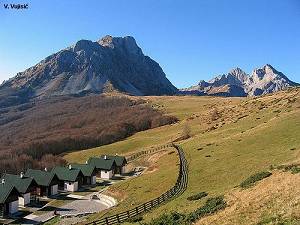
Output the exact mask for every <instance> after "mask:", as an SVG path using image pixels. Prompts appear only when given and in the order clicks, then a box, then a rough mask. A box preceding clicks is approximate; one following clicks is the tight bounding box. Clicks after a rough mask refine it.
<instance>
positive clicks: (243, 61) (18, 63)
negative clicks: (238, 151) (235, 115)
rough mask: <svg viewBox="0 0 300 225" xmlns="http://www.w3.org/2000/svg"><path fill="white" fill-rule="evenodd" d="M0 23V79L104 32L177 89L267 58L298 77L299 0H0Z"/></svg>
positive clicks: (256, 64)
mask: <svg viewBox="0 0 300 225" xmlns="http://www.w3.org/2000/svg"><path fill="white" fill-rule="evenodd" d="M4 3H28V4H29V9H28V10H22V11H21V10H19V11H16V10H7V9H4V7H3V4H4ZM0 22H1V27H0V82H1V81H3V80H4V79H5V80H6V79H8V78H9V77H12V76H14V75H15V74H16V73H17V72H20V71H23V70H24V69H26V68H28V67H30V66H33V65H34V64H36V63H38V62H39V61H40V60H42V59H43V58H45V57H46V56H48V55H50V54H52V53H54V52H56V51H58V50H60V49H62V48H66V47H68V46H70V45H72V44H73V43H75V42H76V41H77V40H80V39H90V40H97V39H99V38H100V37H102V36H104V35H106V34H111V35H113V36H125V35H131V36H134V37H135V39H136V41H137V43H138V44H139V46H140V47H141V48H142V49H143V51H144V53H145V54H147V55H149V56H150V57H151V58H153V59H154V60H156V61H157V62H158V63H159V64H160V65H161V67H162V68H163V70H164V71H165V73H166V74H167V77H168V78H169V80H170V81H171V82H172V83H173V84H174V85H175V86H177V87H187V86H190V85H192V84H195V83H197V82H198V81H199V80H201V79H205V80H207V79H210V78H212V77H213V76H214V75H216V74H221V73H226V72H227V71H228V70H230V69H231V68H233V67H237V66H238V67H241V68H242V69H244V70H245V71H246V72H248V73H250V72H251V71H252V70H253V69H254V68H256V67H261V66H262V65H264V64H266V63H269V64H272V65H273V66H274V67H275V68H276V69H277V70H279V71H282V72H283V73H285V74H286V75H287V76H288V77H289V78H290V79H292V80H294V81H297V82H300V1H299V0H248V1H247V0H245V1H241V0H193V1H192V0H191V1H188V0H185V1H184V0H182V1H179V0H106V1H103V0H72V1H71V0H43V1H41V0H24V1H22V0H17V1H10V0H4V1H3V0H0Z"/></svg>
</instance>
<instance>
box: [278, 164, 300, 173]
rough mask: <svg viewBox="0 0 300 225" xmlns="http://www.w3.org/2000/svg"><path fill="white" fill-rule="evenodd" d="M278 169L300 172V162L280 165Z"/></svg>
mask: <svg viewBox="0 0 300 225" xmlns="http://www.w3.org/2000/svg"><path fill="white" fill-rule="evenodd" d="M277 169H279V170H283V171H285V172H287V171H291V173H292V174H296V173H300V165H299V164H291V165H281V166H278V167H277Z"/></svg>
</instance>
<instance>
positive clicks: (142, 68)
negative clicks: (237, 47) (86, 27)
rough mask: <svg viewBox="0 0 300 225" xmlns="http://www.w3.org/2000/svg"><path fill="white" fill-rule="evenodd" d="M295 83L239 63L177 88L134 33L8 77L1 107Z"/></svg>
mask: <svg viewBox="0 0 300 225" xmlns="http://www.w3.org/2000/svg"><path fill="white" fill-rule="evenodd" d="M295 85H297V84H296V83H294V82H292V81H290V80H289V79H288V78H287V77H286V76H285V75H284V74H283V73H281V72H278V71H277V70H275V69H274V68H273V67H272V66H271V65H265V66H264V67H263V68H260V69H255V70H254V71H253V72H252V74H251V75H248V74H246V73H245V72H244V71H242V70H241V69H240V68H236V69H233V70H231V71H230V72H229V73H227V74H223V75H220V76H217V77H216V78H214V79H212V80H211V81H208V82H206V81H203V80H202V81H200V82H199V84H197V85H195V86H192V87H190V88H186V89H182V90H178V89H177V88H176V87H175V86H174V85H173V84H172V83H171V82H170V81H169V80H168V79H167V78H166V74H165V73H164V72H163V70H162V68H161V67H160V66H159V64H158V63H157V62H155V61H154V60H152V59H151V58H150V57H148V56H145V55H144V54H143V52H142V50H141V48H140V47H139V46H138V45H137V44H136V41H135V39H134V38H133V37H130V36H127V37H112V36H109V35H107V36H105V37H103V38H101V39H100V40H98V41H96V42H93V41H89V40H80V41H78V42H77V43H76V44H74V45H73V46H70V47H68V48H66V49H63V50H61V51H59V52H57V53H55V54H53V55H50V56H48V57H47V58H45V59H44V60H42V61H41V62H40V63H38V64H37V65H35V66H33V67H31V68H29V69H27V70H25V71H24V72H21V73H18V74H17V75H16V76H15V77H13V78H11V79H9V80H8V81H6V82H4V83H3V84H2V85H1V86H0V107H3V106H10V105H15V104H19V103H24V102H26V101H28V100H30V99H33V98H44V97H49V96H61V95H79V96H81V95H86V94H91V93H96V94H98V93H104V92H109V91H112V90H116V91H119V92H123V93H127V94H130V95H175V94H196V95H220V96H254V95H261V94H265V93H271V92H274V91H278V90H282V89H285V88H287V87H290V86H295Z"/></svg>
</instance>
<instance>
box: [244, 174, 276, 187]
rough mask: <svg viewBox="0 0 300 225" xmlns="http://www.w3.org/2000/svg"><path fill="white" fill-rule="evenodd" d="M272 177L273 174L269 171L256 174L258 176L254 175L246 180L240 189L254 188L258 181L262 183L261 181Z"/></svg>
mask: <svg viewBox="0 0 300 225" xmlns="http://www.w3.org/2000/svg"><path fill="white" fill-rule="evenodd" d="M271 175H272V173H270V172H267V171H265V172H259V173H256V174H254V175H252V176H251V177H249V178H247V179H246V180H244V181H243V182H242V183H241V184H240V187H241V188H249V187H251V186H253V185H254V184H255V183H256V182H257V181H260V180H262V179H264V178H267V177H269V176H271Z"/></svg>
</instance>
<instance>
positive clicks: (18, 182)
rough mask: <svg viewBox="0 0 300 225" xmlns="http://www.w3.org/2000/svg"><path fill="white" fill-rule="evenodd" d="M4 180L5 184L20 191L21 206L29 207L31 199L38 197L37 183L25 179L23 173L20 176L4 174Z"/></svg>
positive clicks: (28, 178) (30, 179)
mask: <svg viewBox="0 0 300 225" xmlns="http://www.w3.org/2000/svg"><path fill="white" fill-rule="evenodd" d="M2 179H4V180H5V182H8V183H9V184H12V185H13V186H15V188H16V189H17V190H18V192H19V193H20V195H19V205H20V206H25V205H28V204H29V203H30V200H31V197H32V196H35V195H36V188H37V183H36V182H35V180H34V179H33V178H30V177H25V176H24V174H23V173H21V174H20V176H18V175H14V174H4V175H3V176H2Z"/></svg>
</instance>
